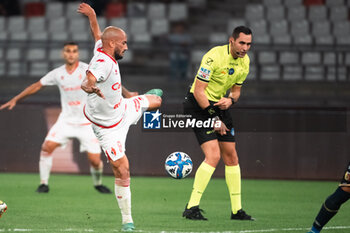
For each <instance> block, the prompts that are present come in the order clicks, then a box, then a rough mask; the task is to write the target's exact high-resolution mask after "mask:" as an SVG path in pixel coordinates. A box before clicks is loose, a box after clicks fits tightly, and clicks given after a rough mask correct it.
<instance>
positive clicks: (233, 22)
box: [227, 18, 247, 35]
mask: <svg viewBox="0 0 350 233" xmlns="http://www.w3.org/2000/svg"><path fill="white" fill-rule="evenodd" d="M246 25H247V23H246V21H245V20H244V19H243V18H231V19H229V20H228V22H227V33H228V35H231V34H232V32H233V29H235V28H236V27H238V26H246Z"/></svg>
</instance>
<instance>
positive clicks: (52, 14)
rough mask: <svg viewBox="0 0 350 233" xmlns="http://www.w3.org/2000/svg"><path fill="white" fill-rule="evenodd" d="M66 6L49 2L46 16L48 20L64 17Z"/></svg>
mask: <svg viewBox="0 0 350 233" xmlns="http://www.w3.org/2000/svg"><path fill="white" fill-rule="evenodd" d="M63 10H64V4H63V3H62V2H56V1H47V2H46V10H45V12H46V13H45V15H46V17H47V18H50V19H56V18H59V17H62V16H63Z"/></svg>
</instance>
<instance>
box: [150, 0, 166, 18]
mask: <svg viewBox="0 0 350 233" xmlns="http://www.w3.org/2000/svg"><path fill="white" fill-rule="evenodd" d="M147 18H148V19H164V18H166V7H165V4H164V3H162V2H151V3H149V4H148V8H147Z"/></svg>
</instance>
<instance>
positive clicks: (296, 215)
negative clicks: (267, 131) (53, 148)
mask: <svg viewBox="0 0 350 233" xmlns="http://www.w3.org/2000/svg"><path fill="white" fill-rule="evenodd" d="M38 180H39V177H38V174H12V173H0V199H1V200H3V201H5V202H6V203H7V205H8V211H7V212H6V213H5V214H4V215H3V217H2V218H1V219H0V232H9V231H11V232H13V231H23V230H24V229H30V230H31V232H50V233H51V232H88V231H93V232H117V231H119V229H120V227H121V216H120V211H119V208H118V205H117V201H116V199H115V196H114V195H106V194H104V195H102V194H99V193H98V192H96V191H95V190H94V189H93V188H92V181H91V177H90V176H81V175H52V176H51V178H50V193H48V194H38V193H35V192H34V191H35V189H36V188H37V185H38ZM192 182H193V179H190V178H187V179H184V180H173V179H171V178H155V177H133V178H132V180H131V187H132V206H133V208H132V210H133V218H134V221H135V225H136V228H137V230H138V231H139V232H162V231H164V232H175V231H176V232H237V233H238V232H299V233H301V232H306V230H307V228H309V227H310V226H311V224H312V222H313V220H314V218H315V216H316V214H317V212H318V210H319V208H320V206H321V203H322V202H323V201H324V199H325V198H326V197H327V196H328V195H329V194H331V193H332V192H333V191H334V190H335V188H336V186H337V183H336V182H306V181H275V180H243V181H242V202H243V208H244V209H245V210H246V211H247V213H249V214H251V215H253V216H254V217H255V218H256V219H257V220H256V221H254V222H248V221H243V222H241V221H231V220H229V217H230V204H229V195H228V191H227V187H226V184H225V180H224V179H213V180H211V182H210V183H209V185H208V188H207V190H206V192H205V194H204V195H203V198H202V201H201V208H203V209H204V210H205V211H206V213H205V216H206V217H207V218H208V219H209V221H206V222H204V221H200V222H197V221H189V220H186V219H183V218H182V217H181V214H182V211H183V209H184V207H185V204H186V202H187V201H188V198H189V195H190V191H191V189H192ZM104 183H105V184H107V185H108V186H109V187H110V188H113V184H114V178H113V177H111V176H108V177H104ZM349 215H350V205H349V203H346V204H344V205H343V206H342V208H341V210H340V212H339V213H338V214H337V215H336V216H335V217H334V218H333V219H332V220H331V221H330V222H329V223H328V224H327V227H329V229H324V232H335V233H345V232H350V222H349ZM339 226H345V227H346V228H345V229H337V228H336V227H339ZM16 229H17V230H16ZM21 229H22V230H21ZM268 229H275V230H268ZM263 230H266V231H263Z"/></svg>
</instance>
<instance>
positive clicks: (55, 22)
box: [48, 17, 67, 33]
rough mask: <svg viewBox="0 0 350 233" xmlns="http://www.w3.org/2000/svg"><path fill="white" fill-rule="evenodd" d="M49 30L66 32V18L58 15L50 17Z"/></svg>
mask: <svg viewBox="0 0 350 233" xmlns="http://www.w3.org/2000/svg"><path fill="white" fill-rule="evenodd" d="M48 30H49V32H53V33H61V32H66V30H67V27H66V18H64V17H58V18H52V19H50V20H49V23H48Z"/></svg>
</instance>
